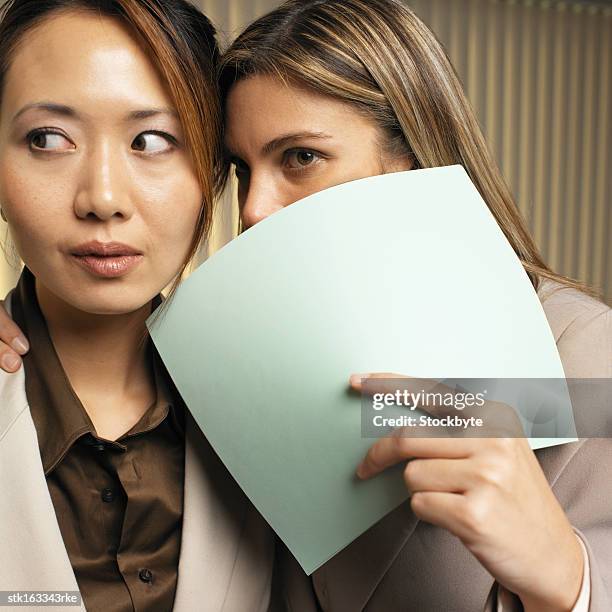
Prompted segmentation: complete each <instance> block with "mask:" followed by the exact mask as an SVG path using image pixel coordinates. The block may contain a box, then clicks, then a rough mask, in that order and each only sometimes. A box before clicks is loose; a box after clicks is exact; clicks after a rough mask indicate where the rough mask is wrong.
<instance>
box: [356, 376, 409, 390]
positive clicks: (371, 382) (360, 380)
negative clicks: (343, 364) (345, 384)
mask: <svg viewBox="0 0 612 612" xmlns="http://www.w3.org/2000/svg"><path fill="white" fill-rule="evenodd" d="M397 378H409V377H408V376H406V375H404V374H393V373H391V372H366V373H364V374H351V376H350V377H349V384H350V386H351V387H352V388H353V389H355V391H359V392H361V391H362V389H363V381H364V380H365V379H368V381H369V383H368V392H370V391H371V392H372V393H378V392H379V391H380V390H381V389H384V390H387V389H389V383H387V385H384V383H382V384H381V385H376V383H375V381H376V380H381V379H382V380H389V379H391V380H393V379H397ZM370 385H374V386H372V388H370ZM379 387H380V388H379ZM377 389H378V390H377Z"/></svg>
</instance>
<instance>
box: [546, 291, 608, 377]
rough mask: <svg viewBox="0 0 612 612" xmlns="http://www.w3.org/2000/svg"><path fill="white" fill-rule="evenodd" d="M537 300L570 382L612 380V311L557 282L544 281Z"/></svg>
mask: <svg viewBox="0 0 612 612" xmlns="http://www.w3.org/2000/svg"><path fill="white" fill-rule="evenodd" d="M537 293H538V297H539V299H540V302H541V304H542V308H543V309H544V313H545V315H546V318H547V319H548V323H549V325H550V328H551V330H552V333H553V336H554V338H555V342H556V343H557V349H558V350H559V355H560V357H561V361H562V363H563V368H564V370H565V376H566V377H567V378H608V377H612V309H611V308H610V307H609V306H607V305H606V304H604V303H603V302H600V301H599V300H597V299H595V298H593V297H591V296H589V295H586V294H585V293H582V292H581V291H578V290H577V289H573V288H571V287H566V286H564V285H562V284H560V283H558V282H556V281H552V280H549V279H544V280H543V281H542V282H541V283H540V286H539V288H538V292H537Z"/></svg>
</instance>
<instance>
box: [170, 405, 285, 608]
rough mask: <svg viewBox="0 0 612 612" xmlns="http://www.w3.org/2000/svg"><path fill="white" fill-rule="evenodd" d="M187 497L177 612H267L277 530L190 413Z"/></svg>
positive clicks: (186, 466) (187, 444) (184, 511)
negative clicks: (255, 507)
mask: <svg viewBox="0 0 612 612" xmlns="http://www.w3.org/2000/svg"><path fill="white" fill-rule="evenodd" d="M185 425H186V427H185V497H184V509H183V531H182V539H181V554H180V560H179V577H178V583H177V591H176V598H175V602H174V611H175V612H191V611H192V610H194V609H198V610H200V611H201V612H221V611H223V612H234V611H235V612H244V610H249V611H253V612H259V611H260V610H262V611H263V610H266V608H267V602H268V598H269V595H270V582H271V576H272V564H273V554H274V552H273V551H274V539H273V532H272V530H271V529H270V527H269V526H268V525H267V523H265V521H264V520H263V519H262V518H261V516H260V515H259V514H258V513H257V512H256V511H255V509H254V508H253V506H252V505H251V504H250V502H249V501H248V500H247V498H246V497H245V496H244V494H243V492H242V491H241V489H240V488H239V487H238V485H237V484H236V482H235V481H234V480H233V479H232V477H231V476H230V475H229V473H228V472H227V470H226V468H225V466H224V465H223V464H222V463H221V461H220V459H219V458H218V457H217V455H216V454H215V452H214V450H213V449H212V447H211V446H210V444H209V442H208V440H207V439H206V437H205V436H204V435H203V433H202V431H201V430H200V429H199V427H198V425H197V423H196V422H195V420H194V418H193V416H192V415H191V413H190V412H189V411H188V410H187V412H186V422H185Z"/></svg>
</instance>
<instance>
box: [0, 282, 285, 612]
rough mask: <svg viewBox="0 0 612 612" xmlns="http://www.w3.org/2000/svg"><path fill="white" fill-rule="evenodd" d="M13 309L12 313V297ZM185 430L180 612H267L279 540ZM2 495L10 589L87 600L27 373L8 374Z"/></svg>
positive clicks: (3, 382)
mask: <svg viewBox="0 0 612 612" xmlns="http://www.w3.org/2000/svg"><path fill="white" fill-rule="evenodd" d="M5 306H6V307H7V309H8V310H9V313H10V294H9V296H7V299H6V300H5ZM185 425H186V431H185V436H186V440H185V497H184V513H183V531H182V538H181V552H180V559H179V571H178V582H177V589H176V598H175V605H174V608H173V609H174V611H175V612H194V611H195V610H197V611H202V612H250V611H254V612H263V611H265V610H267V608H268V602H269V597H270V580H271V574H272V562H273V553H274V536H273V533H272V532H271V530H270V528H269V527H268V525H267V523H266V522H265V521H264V520H263V519H262V518H261V516H260V515H259V514H258V513H257V512H256V511H255V509H254V508H253V506H252V505H251V504H250V502H249V501H248V500H247V498H246V497H245V496H244V494H243V493H242V491H241V490H240V488H239V487H238V486H237V485H236V483H235V482H234V480H233V479H232V478H231V477H230V476H229V474H228V472H227V471H226V469H225V468H224V467H223V465H222V464H221V462H220V461H219V459H218V458H217V456H216V455H215V453H214V452H213V451H212V449H211V447H210V445H209V444H208V442H207V440H206V438H205V437H204V436H203V434H202V432H201V430H200V429H199V428H198V426H197V425H196V423H195V421H194V419H193V417H192V416H191V413H189V411H187V413H186V423H185ZM0 492H1V495H0V590H3V591H8V590H30V591H33V590H38V591H41V590H42V591H46V590H49V591H78V586H77V582H76V579H75V576H74V572H73V570H72V566H71V564H70V560H69V558H68V553H67V552H66V547H65V546H64V542H63V539H62V535H61V532H60V529H59V525H58V522H57V518H56V516H55V510H54V508H53V503H52V501H51V497H50V495H49V490H48V488H47V483H46V480H45V475H44V472H43V466H42V462H41V458H40V451H39V447H38V440H37V437H36V430H35V428H34V423H33V421H32V417H31V414H30V409H29V406H28V403H27V398H26V394H25V381H24V371H23V368H20V370H19V371H18V372H17V373H15V374H6V373H5V372H3V371H0ZM19 609H20V610H37V611H38V610H40V609H41V608H40V607H20V608H19ZM54 609H57V608H54ZM64 609H66V610H77V609H80V610H85V607H84V606H82V607H80V608H77V607H70V608H68V607H66V608H64ZM160 612H163V611H160Z"/></svg>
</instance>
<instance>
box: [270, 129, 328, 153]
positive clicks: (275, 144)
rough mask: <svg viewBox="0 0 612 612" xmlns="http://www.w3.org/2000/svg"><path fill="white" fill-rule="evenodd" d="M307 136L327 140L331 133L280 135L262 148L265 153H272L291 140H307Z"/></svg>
mask: <svg viewBox="0 0 612 612" xmlns="http://www.w3.org/2000/svg"><path fill="white" fill-rule="evenodd" d="M307 138H313V139H320V140H326V139H329V138H331V135H330V134H325V133H324V132H295V133H292V134H283V135H282V136H278V137H276V138H274V139H272V140H270V141H269V142H267V143H266V144H265V145H264V146H263V147H262V148H261V152H262V153H263V154H264V155H267V154H269V153H272V151H275V150H276V149H279V148H280V147H282V146H284V145H286V144H287V143H289V142H292V141H294V140H305V139H307Z"/></svg>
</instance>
